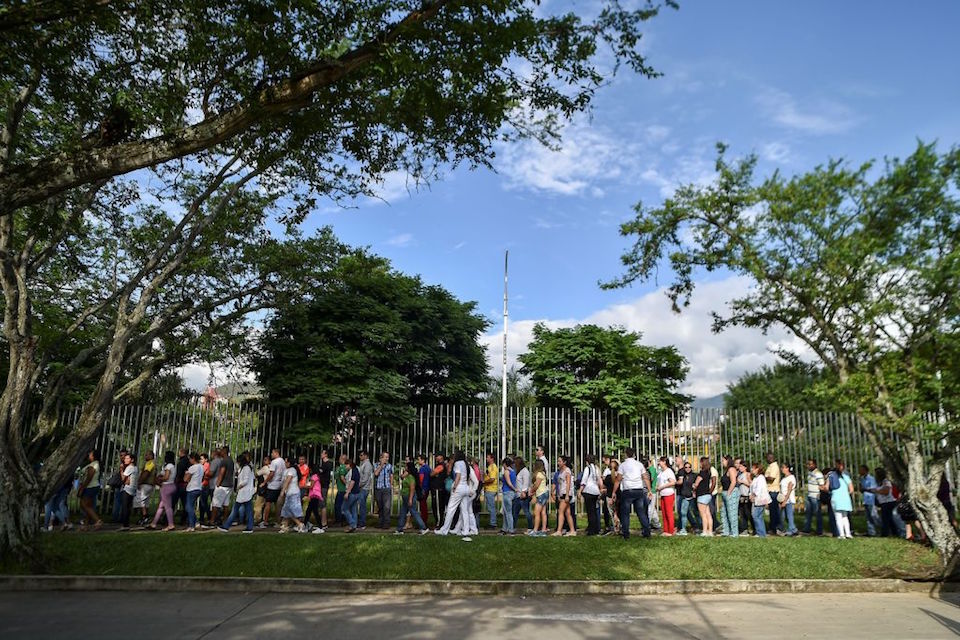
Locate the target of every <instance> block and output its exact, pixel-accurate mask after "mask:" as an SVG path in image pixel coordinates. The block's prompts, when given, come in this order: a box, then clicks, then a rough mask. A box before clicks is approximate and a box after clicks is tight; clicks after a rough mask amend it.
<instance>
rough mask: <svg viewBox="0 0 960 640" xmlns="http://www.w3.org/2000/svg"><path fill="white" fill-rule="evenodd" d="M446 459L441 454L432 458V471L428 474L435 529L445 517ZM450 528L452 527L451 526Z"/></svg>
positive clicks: (447, 500) (446, 495) (447, 495)
mask: <svg viewBox="0 0 960 640" xmlns="http://www.w3.org/2000/svg"><path fill="white" fill-rule="evenodd" d="M446 485H447V457H446V456H445V455H443V454H442V453H436V454H434V456H433V470H432V471H431V472H430V502H431V503H432V506H433V521H434V522H435V523H436V526H437V527H440V526H441V525H442V524H443V520H441V518H443V517H445V516H446V513H447V503H448V502H449V501H450V492H449V491H447V488H446ZM451 526H452V525H451Z"/></svg>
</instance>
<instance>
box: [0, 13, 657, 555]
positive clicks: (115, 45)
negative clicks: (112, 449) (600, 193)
mask: <svg viewBox="0 0 960 640" xmlns="http://www.w3.org/2000/svg"><path fill="white" fill-rule="evenodd" d="M664 4H667V5H672V4H673V3H672V1H670V0H665V2H664ZM657 9H658V7H657V6H656V5H653V4H645V3H644V4H641V6H640V7H639V8H636V9H624V8H622V7H621V6H620V4H619V3H617V2H614V1H612V0H611V1H610V2H605V3H603V4H602V6H601V7H599V9H598V10H597V11H596V12H594V13H593V14H592V17H591V18H590V19H581V18H580V17H578V16H577V15H575V14H573V13H563V12H551V11H550V10H549V8H544V7H542V6H540V4H539V3H538V2H535V1H533V0H527V1H523V0H502V1H494V2H484V3H473V2H462V1H456V0H432V1H422V0H392V1H383V0H356V1H351V2H339V1H327V0H262V1H256V2H254V1H250V0H209V1H206V2H186V1H184V0H164V1H162V2H160V1H157V0H145V1H142V2H119V1H117V2H114V1H102V0H80V1H78V2H67V1H62V2H61V1H59V0H57V1H49V2H48V1H39V0H37V1H29V0H28V1H24V2H16V3H7V4H6V5H5V6H3V7H2V8H0V288H2V291H3V313H4V318H3V339H4V341H5V346H6V348H7V351H8V354H7V356H8V357H7V358H6V360H5V364H6V366H7V376H6V384H5V386H4V391H3V394H2V395H0V487H3V492H4V494H5V495H16V496H19V497H20V499H19V500H17V501H10V500H7V501H0V552H3V553H6V552H7V551H8V550H11V549H14V550H16V551H17V552H22V553H29V551H30V546H31V545H30V543H31V540H33V539H34V536H35V534H36V533H37V518H36V512H37V509H38V507H39V500H40V499H41V498H42V497H43V496H44V495H49V494H50V493H51V492H52V491H54V490H55V489H56V487H57V486H59V485H60V484H61V483H62V481H63V479H64V477H65V476H66V475H67V474H69V473H70V472H71V471H72V468H73V464H74V462H75V461H76V460H77V458H78V456H79V455H80V454H81V453H82V448H83V447H84V446H85V445H86V444H87V443H89V442H91V441H92V438H93V437H94V436H95V434H96V431H97V429H99V427H100V425H101V424H102V422H103V420H104V418H105V416H107V415H108V413H109V408H110V405H111V403H112V402H114V401H115V400H116V399H117V398H121V397H126V396H130V395H131V394H134V393H136V392H137V390H138V389H142V388H143V386H144V384H146V383H147V381H149V379H150V378H151V377H152V376H154V375H156V374H157V372H158V371H162V370H163V368H164V367H169V366H171V365H173V364H176V363H177V362H182V361H184V360H185V359H189V358H197V357H203V358H207V357H216V355H217V354H218V352H221V351H222V350H223V349H225V348H226V347H228V346H230V345H231V344H234V343H235V342H236V340H235V338H236V337H237V336H238V335H240V334H242V333H243V323H244V319H245V318H246V317H247V316H248V314H250V313H251V312H253V311H255V310H259V309H270V308H276V307H277V306H278V305H282V304H284V303H285V302H286V301H287V300H290V299H293V298H296V297H297V296H299V295H301V294H302V292H303V291H306V290H311V289H314V288H316V286H317V283H316V282H315V281H316V280H317V279H320V278H321V277H322V274H323V273H324V272H325V271H326V270H327V269H328V267H329V266H330V265H331V264H332V262H333V258H335V257H336V256H337V255H339V253H341V252H342V247H340V246H339V245H338V243H337V242H336V241H335V240H334V239H333V238H332V237H330V235H329V233H320V234H319V235H318V236H316V237H312V238H300V237H299V236H297V235H296V233H291V232H295V229H294V228H293V227H294V226H295V225H296V223H298V222H299V221H301V220H302V219H303V218H304V216H305V215H306V214H307V213H309V211H310V210H311V209H312V208H313V205H314V204H315V198H317V197H318V196H322V197H329V198H333V199H338V198H341V197H344V196H354V195H358V194H370V193H372V187H374V186H375V185H376V183H377V182H378V181H381V180H382V179H383V178H384V175H385V174H387V173H388V172H391V171H397V172H400V173H401V174H402V173H406V174H408V175H410V176H411V179H412V180H414V181H418V180H421V179H426V180H429V179H430V178H431V177H433V176H435V175H436V173H437V172H438V171H439V170H440V169H443V168H448V167H450V166H454V165H457V164H459V163H466V164H468V165H471V166H476V165H485V164H488V163H489V160H490V158H491V156H492V154H493V148H494V145H495V144H496V143H498V142H499V141H501V140H504V139H510V138H514V137H517V136H533V137H537V138H539V139H542V140H544V141H547V142H549V141H550V140H552V139H553V138H554V137H555V135H556V132H557V131H558V125H559V124H560V122H562V120H563V119H565V118H568V117H570V116H571V115H573V114H575V113H576V112H578V111H582V110H585V109H586V108H587V107H588V106H589V104H590V101H591V99H592V97H593V95H594V92H595V91H596V89H597V88H599V87H600V86H601V85H602V84H603V83H604V82H606V81H607V79H608V78H609V75H610V73H611V72H612V71H613V70H614V69H615V68H616V67H617V66H619V65H626V66H627V67H629V68H630V69H632V70H633V71H635V72H638V73H640V74H642V75H646V76H653V75H654V73H653V72H652V71H651V69H650V68H649V67H648V66H647V65H646V62H645V60H644V58H643V56H642V55H641V54H640V51H639V47H638V46H637V45H638V41H639V38H640V32H639V29H640V27H641V26H642V24H643V23H644V21H646V20H647V19H649V18H651V17H653V16H654V15H656V13H657ZM285 225H286V227H285ZM36 398H41V399H42V401H43V404H44V406H43V408H42V410H41V414H40V420H39V428H38V429H37V431H36V432H35V433H34V434H32V437H33V438H34V440H35V441H36V442H39V443H41V444H42V446H39V447H37V450H39V451H42V453H43V455H44V457H45V462H46V463H45V464H44V467H43V471H42V472H41V474H40V476H39V477H37V475H36V474H35V473H34V471H33V468H34V464H33V463H34V460H31V459H30V457H29V456H27V454H26V451H25V449H24V446H23V445H24V438H25V437H26V436H25V433H26V429H27V426H28V425H27V424H26V416H27V413H28V411H27V409H28V407H29V405H30V403H31V402H32V401H33V400H34V399H36ZM65 398H69V399H71V400H74V401H77V402H79V403H81V404H82V405H83V409H82V412H81V415H80V418H79V420H78V422H77V424H76V425H74V426H73V427H72V428H66V426H65V425H59V424H57V422H56V419H55V417H56V408H57V406H58V405H59V403H60V402H61V401H63V400H64V399H65Z"/></svg>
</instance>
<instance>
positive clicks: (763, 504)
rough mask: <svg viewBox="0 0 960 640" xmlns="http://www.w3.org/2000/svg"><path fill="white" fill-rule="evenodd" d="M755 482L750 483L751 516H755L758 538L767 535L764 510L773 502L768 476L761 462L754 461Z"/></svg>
mask: <svg viewBox="0 0 960 640" xmlns="http://www.w3.org/2000/svg"><path fill="white" fill-rule="evenodd" d="M752 469H753V482H751V483H750V502H751V503H752V504H753V509H752V513H751V516H752V518H753V530H754V531H755V532H756V534H757V537H758V538H765V537H766V536H767V527H766V525H765V524H764V523H763V512H764V510H765V509H766V508H767V505H769V504H770V503H771V502H772V499H771V498H770V491H769V490H768V489H767V487H768V486H769V485H768V484H767V478H766V477H765V476H764V471H763V467H762V465H761V464H760V463H759V462H754V463H753V466H752Z"/></svg>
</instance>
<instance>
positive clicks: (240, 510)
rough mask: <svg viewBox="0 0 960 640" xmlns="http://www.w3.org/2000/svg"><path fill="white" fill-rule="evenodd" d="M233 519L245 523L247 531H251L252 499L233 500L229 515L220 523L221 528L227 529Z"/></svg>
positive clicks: (231, 524)
mask: <svg viewBox="0 0 960 640" xmlns="http://www.w3.org/2000/svg"><path fill="white" fill-rule="evenodd" d="M234 521H236V522H243V521H246V523H247V531H253V500H247V501H246V502H234V503H233V510H232V511H231V512H230V516H229V517H228V518H227V519H226V520H225V521H224V523H223V524H222V525H220V528H221V529H229V528H230V527H232V526H233V523H234Z"/></svg>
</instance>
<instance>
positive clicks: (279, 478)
mask: <svg viewBox="0 0 960 640" xmlns="http://www.w3.org/2000/svg"><path fill="white" fill-rule="evenodd" d="M270 471H273V479H272V480H270V482H268V483H267V489H271V490H276V489H279V488H280V487H282V486H283V474H284V473H286V471H287V463H286V462H284V461H283V458H277V459H276V460H272V461H271V462H270Z"/></svg>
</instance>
